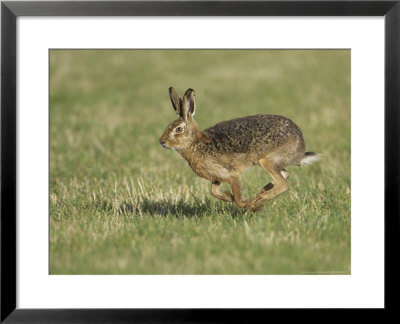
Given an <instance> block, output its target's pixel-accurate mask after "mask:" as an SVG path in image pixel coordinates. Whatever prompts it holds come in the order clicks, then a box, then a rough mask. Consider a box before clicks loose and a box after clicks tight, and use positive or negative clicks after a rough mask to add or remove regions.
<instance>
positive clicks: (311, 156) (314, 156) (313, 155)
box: [299, 152, 322, 166]
mask: <svg viewBox="0 0 400 324" xmlns="http://www.w3.org/2000/svg"><path fill="white" fill-rule="evenodd" d="M321 156H322V154H321V153H317V152H306V153H304V157H303V158H302V159H301V160H300V163H299V165H301V166H303V165H309V164H311V163H314V162H316V161H318V160H319V159H320V158H321Z"/></svg>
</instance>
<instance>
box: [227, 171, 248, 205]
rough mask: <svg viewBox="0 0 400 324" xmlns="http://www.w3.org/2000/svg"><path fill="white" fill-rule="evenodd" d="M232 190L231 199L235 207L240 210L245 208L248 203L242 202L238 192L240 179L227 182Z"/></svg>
mask: <svg viewBox="0 0 400 324" xmlns="http://www.w3.org/2000/svg"><path fill="white" fill-rule="evenodd" d="M229 184H230V185H231V188H232V193H233V198H234V199H235V203H236V205H238V206H239V207H241V208H245V207H247V204H248V202H247V201H244V200H242V193H241V192H240V185H241V184H240V178H233V179H231V180H230V181H229Z"/></svg>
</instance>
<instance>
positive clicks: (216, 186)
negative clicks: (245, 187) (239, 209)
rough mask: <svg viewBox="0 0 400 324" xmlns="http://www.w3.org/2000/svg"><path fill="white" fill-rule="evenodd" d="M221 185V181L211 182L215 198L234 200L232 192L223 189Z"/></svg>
mask: <svg viewBox="0 0 400 324" xmlns="http://www.w3.org/2000/svg"><path fill="white" fill-rule="evenodd" d="M220 185H221V183H220V182H219V181H213V182H212V183H211V194H212V195H213V196H214V197H215V198H218V199H221V200H223V201H228V202H232V201H233V196H232V194H231V193H230V192H228V191H222V190H221V187H220Z"/></svg>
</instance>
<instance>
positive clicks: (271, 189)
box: [248, 158, 289, 210]
mask: <svg viewBox="0 0 400 324" xmlns="http://www.w3.org/2000/svg"><path fill="white" fill-rule="evenodd" d="M259 162H260V165H261V166H262V167H263V168H264V169H265V170H267V171H268V173H269V174H270V175H271V177H272V182H270V183H269V184H267V185H266V186H265V187H264V189H263V190H262V191H261V192H260V193H259V194H258V195H257V197H255V198H254V199H253V200H251V201H250V202H249V203H248V207H249V208H250V209H252V210H258V209H259V208H260V207H261V206H262V204H264V203H265V202H266V201H268V200H272V199H274V198H276V197H277V196H279V195H280V194H282V193H284V192H285V191H286V190H288V189H289V184H288V183H287V181H286V179H287V178H288V177H289V172H288V171H286V170H285V169H282V168H281V167H278V166H276V165H274V164H273V163H271V161H269V160H268V159H266V158H262V159H260V160H259Z"/></svg>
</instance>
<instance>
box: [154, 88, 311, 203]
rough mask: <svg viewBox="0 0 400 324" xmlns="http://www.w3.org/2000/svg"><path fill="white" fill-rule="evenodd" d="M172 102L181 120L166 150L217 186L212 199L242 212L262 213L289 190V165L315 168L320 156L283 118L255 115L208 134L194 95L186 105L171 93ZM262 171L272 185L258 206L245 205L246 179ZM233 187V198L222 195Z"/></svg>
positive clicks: (165, 140)
mask: <svg viewBox="0 0 400 324" xmlns="http://www.w3.org/2000/svg"><path fill="white" fill-rule="evenodd" d="M170 98H171V102H172V104H173V106H174V108H175V110H176V112H177V114H178V115H179V117H180V118H179V119H177V120H175V121H173V122H172V123H171V124H170V125H169V126H168V127H167V129H166V131H165V132H164V134H163V135H162V136H161V138H160V143H161V145H162V146H163V147H166V148H171V149H175V150H176V151H178V152H179V153H180V154H181V155H182V156H183V157H184V158H185V159H186V160H187V162H188V163H189V165H190V167H191V168H192V170H193V171H194V172H195V173H196V174H197V175H198V176H200V177H203V178H205V179H208V180H210V181H211V183H212V185H211V194H212V195H213V196H214V197H216V198H218V199H221V200H223V201H235V202H236V204H237V205H238V206H239V207H247V208H249V209H251V210H258V209H259V208H260V207H261V206H262V205H263V203H265V202H266V201H268V200H271V199H273V198H275V197H277V196H278V195H280V194H281V193H283V192H285V191H286V190H288V188H289V185H288V183H287V181H286V179H287V178H288V177H289V172H288V171H287V170H286V169H285V167H286V166H289V165H302V164H309V163H311V162H313V161H314V160H316V159H317V158H318V156H319V154H317V153H310V152H307V153H306V152H305V144H304V139H303V135H302V133H301V131H300V129H299V127H297V125H295V124H294V123H293V122H292V121H291V120H289V119H287V118H285V117H283V116H278V115H254V116H248V117H244V118H236V119H233V120H229V121H223V122H220V123H218V124H216V125H214V126H212V127H209V128H207V129H205V130H203V131H201V130H200V129H199V127H198V126H197V124H196V122H195V121H194V119H193V115H194V113H195V99H194V90H192V89H188V90H187V91H186V93H185V95H184V97H183V100H181V99H180V98H179V97H178V96H177V94H176V92H175V90H174V89H173V88H170ZM253 165H259V166H261V167H263V168H264V169H265V170H266V171H268V172H269V173H270V175H271V177H272V182H271V183H269V184H267V185H266V186H265V187H264V188H263V189H262V190H261V191H260V193H259V194H258V195H257V196H256V197H255V198H254V199H252V200H249V201H244V200H243V199H242V197H241V191H240V175H241V173H242V172H243V171H244V170H245V169H247V168H249V167H251V166H253ZM221 182H227V183H228V184H229V185H230V186H231V188H232V194H231V193H229V192H227V191H221V189H220V187H219V186H220V183H221Z"/></svg>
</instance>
